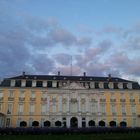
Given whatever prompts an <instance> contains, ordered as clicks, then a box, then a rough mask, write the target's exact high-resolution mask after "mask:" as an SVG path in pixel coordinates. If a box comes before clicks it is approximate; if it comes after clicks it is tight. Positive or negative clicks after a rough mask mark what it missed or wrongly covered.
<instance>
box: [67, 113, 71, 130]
mask: <svg viewBox="0 0 140 140" xmlns="http://www.w3.org/2000/svg"><path fill="white" fill-rule="evenodd" d="M67 128H70V117H69V116H68V117H67Z"/></svg>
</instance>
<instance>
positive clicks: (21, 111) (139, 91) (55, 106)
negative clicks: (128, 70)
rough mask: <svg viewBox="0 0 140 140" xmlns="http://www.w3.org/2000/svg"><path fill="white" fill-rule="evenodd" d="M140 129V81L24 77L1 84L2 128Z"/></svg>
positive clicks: (0, 110) (71, 77)
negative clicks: (96, 127)
mask: <svg viewBox="0 0 140 140" xmlns="http://www.w3.org/2000/svg"><path fill="white" fill-rule="evenodd" d="M93 126H100V127H101V126H106V127H111V126H114V127H115V126H127V127H140V85H139V84H138V83H137V82H134V81H128V80H125V79H121V78H117V77H111V75H109V76H108V77H92V76H86V73H84V75H83V76H63V75H60V72H58V75H27V74H25V73H24V72H23V74H22V75H19V76H16V77H12V78H6V79H4V80H3V81H2V82H1V84H0V127H67V128H70V127H78V128H80V127H93Z"/></svg>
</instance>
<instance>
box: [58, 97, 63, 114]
mask: <svg viewBox="0 0 140 140" xmlns="http://www.w3.org/2000/svg"><path fill="white" fill-rule="evenodd" d="M58 112H59V113H61V112H62V96H61V95H60V96H59V111H58Z"/></svg>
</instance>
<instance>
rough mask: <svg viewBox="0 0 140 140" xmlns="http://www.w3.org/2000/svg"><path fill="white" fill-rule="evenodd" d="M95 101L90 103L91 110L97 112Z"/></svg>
mask: <svg viewBox="0 0 140 140" xmlns="http://www.w3.org/2000/svg"><path fill="white" fill-rule="evenodd" d="M97 108H98V107H97V103H91V112H92V113H97Z"/></svg>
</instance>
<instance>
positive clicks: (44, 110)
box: [41, 104, 46, 114]
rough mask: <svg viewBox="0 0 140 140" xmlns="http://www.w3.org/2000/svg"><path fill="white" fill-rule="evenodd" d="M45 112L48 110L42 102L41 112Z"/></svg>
mask: <svg viewBox="0 0 140 140" xmlns="http://www.w3.org/2000/svg"><path fill="white" fill-rule="evenodd" d="M45 112H46V105H45V104H42V105H41V113H43V114H45Z"/></svg>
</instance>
